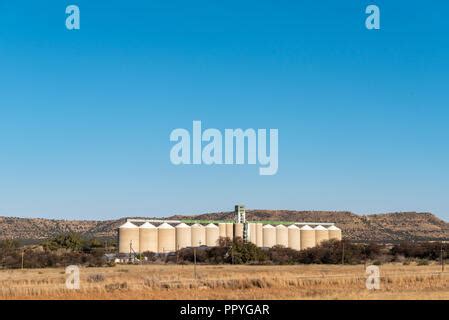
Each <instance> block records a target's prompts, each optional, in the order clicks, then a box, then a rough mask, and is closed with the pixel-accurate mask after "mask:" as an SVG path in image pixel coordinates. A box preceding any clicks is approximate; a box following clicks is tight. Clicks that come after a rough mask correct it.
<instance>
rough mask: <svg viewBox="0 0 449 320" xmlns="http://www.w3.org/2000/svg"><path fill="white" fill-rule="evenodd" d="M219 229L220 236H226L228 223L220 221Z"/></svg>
mask: <svg viewBox="0 0 449 320" xmlns="http://www.w3.org/2000/svg"><path fill="white" fill-rule="evenodd" d="M218 231H219V235H220V238H226V223H219V224H218Z"/></svg>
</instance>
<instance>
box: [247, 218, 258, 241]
mask: <svg viewBox="0 0 449 320" xmlns="http://www.w3.org/2000/svg"><path fill="white" fill-rule="evenodd" d="M256 229H257V228H256V224H255V223H248V230H249V241H250V242H251V243H253V244H255V245H257V230H256Z"/></svg>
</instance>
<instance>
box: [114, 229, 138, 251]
mask: <svg viewBox="0 0 449 320" xmlns="http://www.w3.org/2000/svg"><path fill="white" fill-rule="evenodd" d="M118 235H119V253H128V254H129V253H131V252H130V246H131V247H132V250H134V252H136V253H137V252H140V251H139V244H140V239H139V227H138V226H136V225H135V224H133V223H131V222H129V221H127V222H126V223H124V224H123V225H121V226H120V227H119V228H118Z"/></svg>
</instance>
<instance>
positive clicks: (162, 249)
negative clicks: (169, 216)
mask: <svg viewBox="0 0 449 320" xmlns="http://www.w3.org/2000/svg"><path fill="white" fill-rule="evenodd" d="M157 232H158V252H159V253H169V252H174V251H176V231H175V228H174V227H172V226H171V225H169V224H168V223H166V222H164V223H163V224H161V225H160V226H159V227H157Z"/></svg>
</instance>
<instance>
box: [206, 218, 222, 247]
mask: <svg viewBox="0 0 449 320" xmlns="http://www.w3.org/2000/svg"><path fill="white" fill-rule="evenodd" d="M219 237H220V230H219V228H218V227H217V225H215V224H213V223H209V224H208V225H207V226H206V245H207V246H208V247H215V246H217V245H218V238H219Z"/></svg>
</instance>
